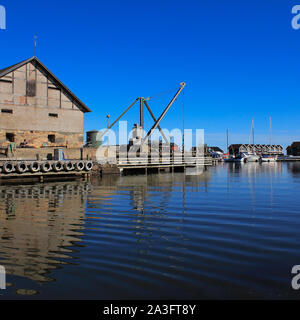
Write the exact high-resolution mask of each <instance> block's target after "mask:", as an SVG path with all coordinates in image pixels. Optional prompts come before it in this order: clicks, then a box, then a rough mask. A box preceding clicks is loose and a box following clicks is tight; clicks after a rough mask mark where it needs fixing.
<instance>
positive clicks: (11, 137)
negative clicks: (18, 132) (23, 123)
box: [5, 133, 15, 142]
mask: <svg viewBox="0 0 300 320" xmlns="http://www.w3.org/2000/svg"><path fill="white" fill-rule="evenodd" d="M5 136H6V141H9V142H15V134H14V133H6V135H5Z"/></svg>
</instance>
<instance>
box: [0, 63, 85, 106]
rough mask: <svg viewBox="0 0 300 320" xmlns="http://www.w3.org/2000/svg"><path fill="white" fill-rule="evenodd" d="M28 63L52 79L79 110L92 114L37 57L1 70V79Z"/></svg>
mask: <svg viewBox="0 0 300 320" xmlns="http://www.w3.org/2000/svg"><path fill="white" fill-rule="evenodd" d="M27 63H32V64H33V65H34V66H35V67H36V68H38V69H39V70H40V71H42V72H43V73H45V74H46V75H47V77H48V78H49V79H51V81H53V83H55V84H56V85H57V86H58V87H59V88H60V89H61V90H62V91H63V93H64V94H65V95H66V96H68V97H69V98H70V99H71V100H72V101H73V102H74V103H75V104H76V105H77V106H78V108H79V109H80V110H81V111H82V112H91V110H90V109H89V108H88V107H87V106H86V105H85V104H84V103H83V102H82V101H81V100H80V99H79V98H78V97H77V96H76V95H75V94H74V93H73V92H72V91H71V90H70V89H68V88H67V87H66V86H65V85H64V84H63V83H62V82H61V81H60V80H59V79H58V78H57V77H56V76H55V75H54V74H53V73H52V72H51V71H50V70H49V69H48V68H47V67H46V66H45V65H44V64H43V63H42V62H41V61H40V60H39V59H38V58H37V57H32V58H29V59H27V60H24V61H21V62H19V63H17V64H14V65H12V66H10V67H7V68H5V69H1V70H0V78H2V77H4V76H6V75H7V74H8V73H10V72H13V71H15V70H17V69H18V68H20V67H22V66H24V65H26V64H27Z"/></svg>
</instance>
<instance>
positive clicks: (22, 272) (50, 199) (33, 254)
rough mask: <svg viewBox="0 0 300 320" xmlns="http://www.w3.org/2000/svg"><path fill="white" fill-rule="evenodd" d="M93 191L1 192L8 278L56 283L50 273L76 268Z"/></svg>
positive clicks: (79, 187) (1, 243)
mask: <svg viewBox="0 0 300 320" xmlns="http://www.w3.org/2000/svg"><path fill="white" fill-rule="evenodd" d="M90 189H91V186H90V185H88V184H78V183H59V184H45V185H35V186H15V187H12V186H9V187H7V186H5V187H4V186H0V201H1V203H0V235H1V237H0V252H1V253H0V263H1V264H2V265H4V266H5V268H6V272H7V274H8V275H13V276H19V277H25V278H28V279H30V280H33V281H36V282H48V281H54V279H53V277H52V276H51V270H53V269H57V268H60V267H61V266H62V265H64V264H66V263H74V262H72V261H71V260H72V259H73V256H72V253H73V252H74V244H76V243H78V242H79V241H80V237H81V236H82V235H83V232H84V218H85V201H86V197H87V193H88V192H89V191H90ZM14 285H15V286H16V288H17V289H18V283H15V284H14Z"/></svg>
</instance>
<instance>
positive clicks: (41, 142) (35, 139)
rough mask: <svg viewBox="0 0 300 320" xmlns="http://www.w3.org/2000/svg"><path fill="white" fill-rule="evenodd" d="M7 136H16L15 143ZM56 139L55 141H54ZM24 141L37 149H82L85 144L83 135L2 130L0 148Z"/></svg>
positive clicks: (0, 132) (0, 131)
mask: <svg viewBox="0 0 300 320" xmlns="http://www.w3.org/2000/svg"><path fill="white" fill-rule="evenodd" d="M7 134H13V135H14V139H13V140H14V141H9V139H8V137H7ZM52 139H54V140H52ZM24 140H26V141H27V143H28V145H30V146H33V147H35V148H42V147H67V148H81V147H82V146H83V143H84V137H83V134H80V133H66V132H54V131H23V130H10V131H9V130H5V131H4V130H0V147H7V146H8V145H9V144H10V143H15V144H16V145H17V146H19V145H20V144H21V143H22V142H23V141H24Z"/></svg>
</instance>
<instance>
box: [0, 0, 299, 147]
mask: <svg viewBox="0 0 300 320" xmlns="http://www.w3.org/2000/svg"><path fill="white" fill-rule="evenodd" d="M0 4H1V5H4V6H5V7H6V10H7V30H5V31H3V30H0V39H1V42H0V45H1V51H0V68H2V67H3V68H4V67H6V66H9V65H11V64H14V63H16V62H19V61H21V60H23V59H26V58H28V57H30V56H32V55H33V35H34V34H35V33H38V37H39V38H38V51H37V56H38V58H39V59H40V60H41V61H42V62H43V63H44V64H45V65H46V66H47V67H48V68H49V69H50V70H51V71H52V72H54V73H55V74H56V75H57V76H58V77H59V78H60V79H61V80H62V81H63V82H64V83H65V84H66V85H67V86H68V87H69V88H70V89H71V90H72V91H73V92H74V93H75V94H77V95H78V96H79V98H81V99H82V100H83V101H84V102H85V103H86V104H87V105H88V106H89V107H90V108H91V109H92V110H93V113H91V114H87V116H86V130H91V129H101V128H103V127H104V126H105V125H106V115H107V114H108V113H109V114H110V115H111V117H112V119H114V118H116V117H117V116H118V115H119V113H121V111H122V110H123V109H124V108H125V107H126V106H127V105H129V104H130V103H131V101H133V100H134V99H135V98H136V97H139V96H145V97H146V96H152V95H156V94H157V93H160V92H163V91H167V90H169V89H175V88H176V87H178V84H179V82H181V81H185V82H186V83H187V86H186V89H185V111H186V112H185V126H186V127H187V128H191V129H195V128H204V129H205V132H206V142H207V143H208V144H210V145H219V146H221V147H223V148H224V147H225V146H226V128H228V129H229V132H230V143H243V142H245V143H247V142H248V140H249V132H250V125H251V119H252V117H254V118H255V132H256V142H257V143H268V142H269V125H268V117H269V116H271V117H272V123H273V142H274V143H278V144H283V145H284V146H287V145H288V144H289V143H290V142H292V141H293V140H300V127H299V116H300V108H299V107H300V77H299V71H300V30H298V31H296V30H293V29H292V27H291V19H292V14H291V9H292V7H293V5H295V4H300V0H299V1H298V2H297V0H296V1H289V0H263V1H262V0H251V1H245V0H229V1H225V0H206V1H204V0H198V1H190V0H185V1H176V0H170V1H169V0H159V1H157V0H149V1H148V0H142V1H141V0H139V1H135V0H126V1H125V0H123V1H121V0H119V1H115V0H109V1H104V0H97V1H96V0H86V1H77V0H72V1H71V0H61V1H56V0H54V1H40V0H39V1H34V0H28V1H23V0H22V1H18V0H14V1H11V0H0ZM171 96H172V95H171V94H170V93H169V94H168V95H163V96H159V97H158V98H157V99H154V100H153V101H151V102H150V104H151V105H152V106H153V111H154V113H155V114H156V115H159V113H160V112H161V111H162V110H163V108H164V107H165V106H166V104H167V102H168V100H169V99H170V98H171ZM136 110H137V109H136ZM181 110H182V106H181V100H179V101H177V102H176V104H175V105H174V108H173V109H171V111H170V113H169V114H168V115H167V117H166V118H165V119H164V121H163V122H162V124H161V126H162V127H166V128H169V129H171V128H174V127H179V128H181V127H182V120H181V115H182V111H181ZM134 117H136V118H135V119H134ZM129 118H130V121H132V123H133V122H137V121H138V113H137V112H136V113H135V112H134V111H132V112H131V113H129V114H128V117H127V118H125V119H127V120H129ZM151 124H152V123H151V121H150V118H148V117H147V118H146V125H148V127H150V126H151Z"/></svg>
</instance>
